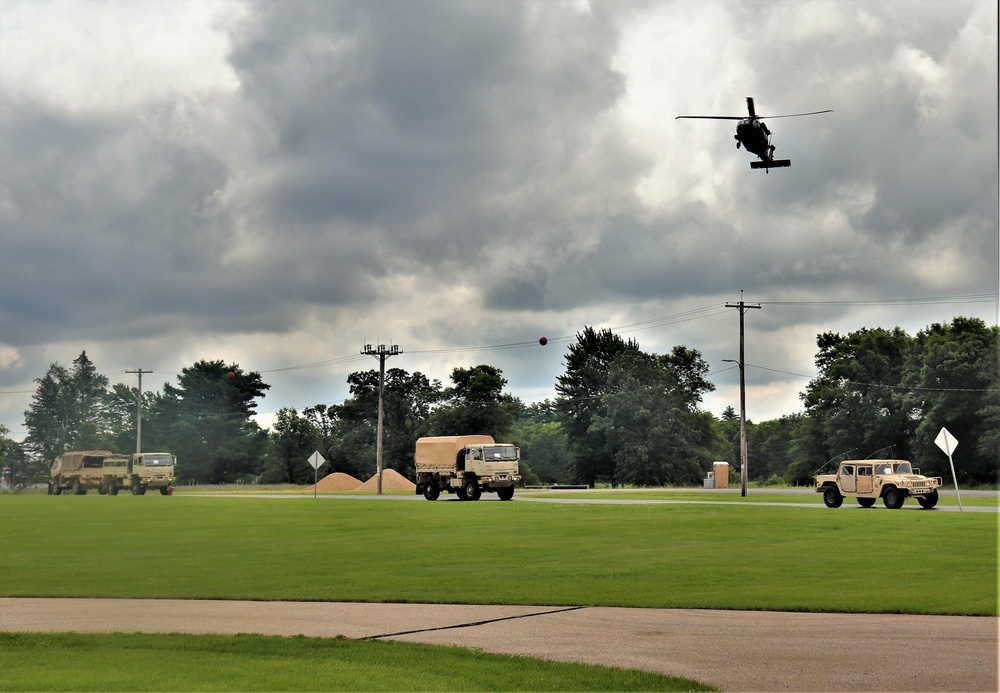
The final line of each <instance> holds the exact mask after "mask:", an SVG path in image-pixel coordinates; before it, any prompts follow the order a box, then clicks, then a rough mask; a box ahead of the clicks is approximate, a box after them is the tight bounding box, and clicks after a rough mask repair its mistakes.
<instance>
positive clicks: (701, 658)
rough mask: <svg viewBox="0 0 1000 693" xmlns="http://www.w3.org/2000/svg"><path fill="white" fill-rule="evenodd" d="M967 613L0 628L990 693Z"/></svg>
mask: <svg viewBox="0 0 1000 693" xmlns="http://www.w3.org/2000/svg"><path fill="white" fill-rule="evenodd" d="M998 623H1000V620H998V619H996V618H975V617H968V616H900V615H872V614H869V615H853V614H803V613H778V612H756V611H708V610H678V609H623V608H608V607H586V608H574V607H570V608H566V607H541V606H539V607H534V606H470V605H425V604H345V603H315V602H237V601H179V600H109V599H0V630H3V631H79V632H116V631H122V632H134V631H145V632H183V633H249V632H254V633H269V634H277V635H298V634H302V635H307V636H313V637H334V636H336V635H345V636H347V637H350V638H371V639H375V638H383V639H393V640H405V641H411V642H423V643H430V644H442V645H443V644H447V645H461V646H463V647H474V648H481V649H483V650H486V651H489V652H502V653H508V654H521V655H532V656H538V657H545V658H548V659H553V660H561V661H575V662H589V663H595V664H607V665H610V666H620V667H629V668H637V669H647V670H650V671H657V672H661V673H664V674H670V675H674V676H685V677H689V678H693V679H697V680H699V681H703V682H705V683H708V684H711V685H713V686H716V687H718V688H721V689H722V690H725V691H860V690H865V691H997V690H1000V685H998V678H997V658H998V644H997V640H998V638H997V633H998Z"/></svg>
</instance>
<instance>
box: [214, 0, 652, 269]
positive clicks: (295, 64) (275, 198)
mask: <svg viewBox="0 0 1000 693" xmlns="http://www.w3.org/2000/svg"><path fill="white" fill-rule="evenodd" d="M533 12H536V13H537V14H538V15H540V16H537V17H532V16H530V15H531V12H529V10H528V8H526V7H525V6H522V5H519V4H514V3H436V2H433V3H367V2H361V3H318V4H317V3H301V4H292V3H281V4H275V3H263V4H260V5H256V6H255V12H254V13H253V15H252V17H250V18H249V19H248V20H247V21H245V22H244V23H243V24H241V26H240V28H239V29H238V30H237V31H236V32H235V33H234V37H235V41H236V45H235V48H234V50H233V53H232V62H233V64H234V66H235V67H236V69H237V72H238V74H239V75H240V78H241V80H242V81H243V84H244V92H245V96H246V98H247V100H248V104H249V105H250V107H252V108H254V109H257V110H258V111H259V113H261V114H262V118H263V120H264V122H265V123H266V124H265V126H264V127H263V129H264V130H265V131H266V132H267V136H268V137H271V138H273V142H274V149H273V151H267V152H265V153H264V155H263V156H262V158H261V165H262V166H264V167H265V168H268V167H270V168H273V173H274V175H273V181H274V183H273V185H271V186H270V187H269V188H268V189H267V190H266V191H265V192H264V195H265V198H264V207H265V208H266V214H267V215H268V216H269V217H270V218H271V219H272V220H273V222H274V223H275V224H276V225H278V224H283V223H286V224H287V223H290V224H292V226H293V227H296V226H300V227H301V231H302V232H304V233H315V232H316V230H317V229H324V228H329V227H338V226H342V227H345V228H349V229H350V233H352V234H359V235H362V236H365V237H366V238H368V239H369V241H370V242H372V243H379V242H382V243H392V244H393V245H394V249H393V250H394V252H395V253H401V255H400V256H399V257H398V260H399V262H401V263H403V264H406V263H407V257H411V258H414V259H417V260H419V261H420V262H436V261H440V260H443V259H448V258H450V259H456V258H474V257H475V256H476V255H477V254H478V253H479V252H481V251H482V249H483V248H484V247H486V246H488V245H489V244H490V243H493V242H496V241H497V240H500V239H505V238H506V239H509V238H510V237H511V236H514V237H517V236H518V235H520V234H524V233H526V232H527V231H526V230H525V228H524V227H525V225H526V224H525V220H524V219H523V218H522V217H523V216H534V219H533V220H532V221H533V223H537V218H538V216H539V215H542V216H546V215H559V214H562V212H560V211H559V209H558V206H559V205H563V204H566V200H565V199H558V198H557V199H550V198H548V197H547V194H548V193H549V192H551V190H552V189H553V188H556V187H557V186H560V185H566V184H567V181H569V180H572V177H574V176H577V175H584V174H586V175H592V174H593V173H594V172H593V171H590V170H589V169H590V167H591V166H595V165H596V166H597V167H598V169H599V170H600V169H603V170H610V169H611V167H613V166H616V165H618V164H619V162H621V161H623V156H624V157H626V159H627V158H628V157H633V158H634V155H633V154H630V153H629V152H627V151H626V152H619V151H616V150H615V149H613V148H612V147H611V146H610V143H601V142H598V143H596V144H595V143H593V142H589V141H588V140H591V139H593V136H594V131H595V128H597V127H599V126H597V125H595V123H594V121H595V120H596V119H597V118H599V117H600V116H601V114H602V113H605V112H606V111H607V110H609V109H610V108H612V107H613V106H614V104H615V101H616V99H617V98H618V96H620V94H621V93H622V91H623V89H624V78H623V76H622V75H620V74H617V73H616V72H614V71H613V70H612V69H611V68H610V62H611V56H612V53H613V50H614V47H615V38H616V36H615V32H614V27H613V25H612V24H610V23H603V22H598V21H595V20H594V18H593V17H589V16H586V15H581V14H580V13H577V12H575V11H573V9H572V7H571V6H568V5H558V6H551V7H550V6H547V5H544V4H543V5H541V6H538V7H535V8H534V10H533ZM597 153H599V154H600V155H601V158H602V159H604V160H605V161H604V162H603V163H602V162H596V161H586V160H585V157H587V156H588V155H591V156H593V155H595V154H597ZM632 175H633V176H634V175H635V174H634V173H633V174H632ZM626 184H627V179H626V180H625V181H623V182H622V183H621V184H619V185H612V186H609V187H610V188H611V190H612V191H613V192H612V193H611V194H617V195H619V196H620V195H622V194H623V193H622V190H623V189H624V187H625V185H626ZM568 192H569V194H570V195H573V192H572V191H568ZM593 193H594V190H593V189H587V188H584V189H581V190H578V191H576V193H575V194H576V195H582V194H586V195H591V194H593ZM540 204H544V205H545V206H546V207H547V208H546V209H538V205H540ZM518 207H522V209H518ZM373 269H374V268H373Z"/></svg>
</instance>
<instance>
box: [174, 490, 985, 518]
mask: <svg viewBox="0 0 1000 693" xmlns="http://www.w3.org/2000/svg"><path fill="white" fill-rule="evenodd" d="M628 490H629V491H631V492H634V493H636V494H641V493H643V492H652V491H657V490H660V491H663V490H667V491H671V490H673V491H684V492H688V493H690V492H703V493H704V494H705V500H668V499H662V498H648V499H646V498H607V497H604V496H607V495H608V494H613V493H614V492H615V491H614V490H613V489H612V490H607V489H597V490H595V489H587V490H580V491H566V492H559V493H560V494H562V495H556V494H554V493H553V492H547V493H544V494H542V493H532V492H524V493H517V494H515V495H514V500H515V501H518V502H522V503H577V504H579V503H587V504H595V505H729V506H732V505H733V504H734V501H731V500H712V495H713V494H728V495H733V494H735V493H739V489H735V490H728V491H716V490H703V489H639V490H636V489H628ZM176 495H177V496H179V497H186V498H257V499H265V500H266V499H272V500H295V499H304V498H310V499H311V498H313V495H312V494H311V493H309V494H304V493H239V492H219V493H213V492H208V493H204V492H197V493H185V492H184V491H178V492H177V494H176ZM776 495H786V496H787V495H804V496H813V497H815V495H816V492H815V491H813V490H812V489H803V488H799V489H753V492H752V493H751V496H752V497H753V498H760V500H755V501H739V505H741V506H743V505H757V506H768V507H781V508H814V509H816V510H824V511H826V512H830V510H829V508H827V507H826V506H825V505H823V504H822V503H796V502H789V501H774V500H771V501H769V500H767V497H768V496H776ZM941 495H942V496H952V497H954V496H955V492H954V491H942V492H941ZM962 495H963V496H967V497H980V498H993V499H996V500H997V502H996V503H995V504H993V505H986V506H983V505H978V506H976V505H973V506H969V505H965V506H963V507H962V508H959V507H958V506H957V505H938V506H937V507H935V508H934V509H933V510H924V509H923V508H921V507H920V505H918V504H917V502H916V501H913V500H908V501H907V503H906V504H905V505H904V506H903V508H902V509H903V510H913V511H920V512H946V513H952V512H954V513H957V512H963V511H964V512H973V513H1000V494H998V493H997V492H996V491H963V492H962ZM318 498H319V499H328V500H330V499H334V500H379V501H414V502H423V503H426V502H427V501H426V500H424V497H423V496H418V495H411V494H403V495H399V494H390V495H382V496H373V495H357V494H331V493H324V494H322V495H320V496H318ZM482 500H484V501H498V500H499V499H498V498H497V497H496V496H495V495H494V494H492V493H486V494H483V497H482ZM437 502H439V503H449V502H451V503H460V502H462V501H460V500H459V499H458V497H457V496H452V495H443V496H441V498H440V499H439V500H438V501H437ZM843 510H865V511H866V512H872V511H879V512H881V511H886V510H887V509H886V508H884V507H883V506H882V505H881V504H880V503H877V504H876V505H875V506H874V507H872V508H868V509H866V508H862V507H861V506H859V505H857V504H855V503H854V502H853V501H852V502H849V503H845V504H844V506H843V508H838V512H840V511H843Z"/></svg>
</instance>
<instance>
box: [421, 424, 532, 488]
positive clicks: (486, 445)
mask: <svg viewBox="0 0 1000 693" xmlns="http://www.w3.org/2000/svg"><path fill="white" fill-rule="evenodd" d="M520 459H521V456H520V451H519V450H518V449H517V448H516V447H515V446H513V445H510V444H508V443H497V442H494V440H493V438H492V437H491V436H440V437H436V438H420V439H418V440H417V450H416V454H415V455H414V465H415V466H416V469H417V489H416V493H417V494H418V495H419V494H421V493H422V494H423V495H424V498H426V499H427V500H430V501H432V500H437V498H438V496H440V495H441V492H442V491H447V492H448V493H454V494H455V495H457V496H458V498H459V500H479V498H480V496H481V495H482V494H483V492H484V491H486V492H495V493H496V494H497V496H499V497H500V500H510V499H511V498H513V497H514V486H515V485H516V484H517V482H519V481H520V480H521V476H520V469H519V467H518V462H519V461H520Z"/></svg>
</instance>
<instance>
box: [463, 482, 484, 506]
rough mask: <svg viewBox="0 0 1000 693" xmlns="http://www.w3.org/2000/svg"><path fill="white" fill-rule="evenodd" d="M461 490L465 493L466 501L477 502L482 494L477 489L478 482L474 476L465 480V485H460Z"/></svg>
mask: <svg viewBox="0 0 1000 693" xmlns="http://www.w3.org/2000/svg"><path fill="white" fill-rule="evenodd" d="M462 490H463V491H464V492H465V499H466V500H473V501H476V500H479V496H481V495H482V493H483V492H482V490H480V488H479V482H478V481H477V480H476V477H474V476H473V477H469V478H468V479H466V480H465V483H464V484H462Z"/></svg>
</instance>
